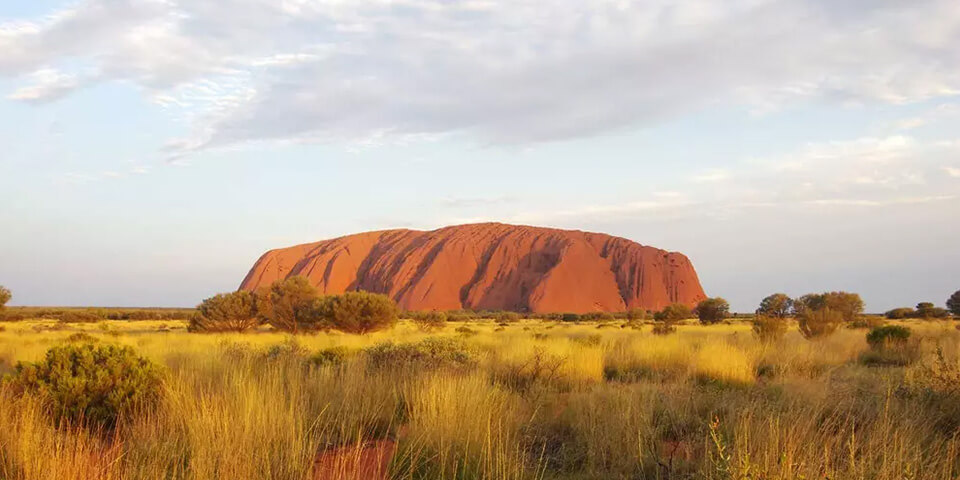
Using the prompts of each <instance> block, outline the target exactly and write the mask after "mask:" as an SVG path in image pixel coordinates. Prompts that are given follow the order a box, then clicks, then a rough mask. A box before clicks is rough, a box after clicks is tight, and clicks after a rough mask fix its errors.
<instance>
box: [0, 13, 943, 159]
mask: <svg viewBox="0 0 960 480" xmlns="http://www.w3.org/2000/svg"><path fill="white" fill-rule="evenodd" d="M958 43H960V9H957V8H956V5H955V2H953V1H951V0H919V1H916V2H909V4H905V3H903V2H894V1H862V0H861V1H854V2H831V1H826V0H821V1H812V2H808V1H802V0H780V1H773V0H733V1H731V2H725V3H724V5H723V7H722V8H718V7H715V6H712V4H710V3H708V2H700V1H693V0H688V1H682V2H672V1H653V2H629V1H622V0H596V1H591V2H568V1H566V0H549V1H547V2H542V1H538V0H514V1H506V0H487V1H483V2H476V1H469V2H468V1H461V2H456V1H454V2H448V1H440V0H396V1H391V2H381V1H360V0H358V1H355V2H342V1H339V0H289V1H284V2H276V1H268V0H243V1H241V0H190V1H187V0H138V1H134V0H85V1H82V2H81V3H79V4H77V5H75V6H72V7H69V8H65V9H62V10H59V11H56V12H53V13H52V14H50V15H48V16H46V17H43V18H39V19H19V20H16V21H14V22H11V23H7V24H3V25H2V26H0V51H3V52H4V55H3V56H2V57H0V75H7V76H16V77H19V76H23V75H30V74H31V73H33V72H37V71H38V70H41V69H45V68H51V69H56V68H60V67H63V65H64V64H67V63H72V64H77V65H79V66H80V67H79V68H82V69H85V70H89V71H92V72H96V73H95V75H93V76H92V78H90V79H89V82H91V83H95V82H110V81H124V82H130V83H133V84H136V85H139V86H140V87H141V88H142V89H143V91H144V92H145V94H146V95H147V96H148V97H149V98H151V99H153V100H154V101H155V102H157V103H158V104H160V105H163V106H164V107H166V108H168V109H169V110H170V111H171V112H173V114H174V116H175V117H176V118H178V119H181V120H183V121H184V122H187V123H188V124H189V125H190V126H191V130H192V133H191V134H190V135H189V136H187V137H186V138H183V139H180V140H179V141H178V142H177V143H175V146H176V148H177V149H179V151H181V152H188V151H192V150H197V149H203V148H213V147H226V146H232V145H238V144H244V143H247V142H257V141H280V142H344V141H346V142H357V141H364V140H368V139H370V138H377V139H382V141H393V140H394V139H396V138H416V139H432V138H437V136H442V135H450V134H463V135H467V136H469V138H471V139H473V140H474V141H476V142H479V143H499V144H528V143H533V142H540V141H550V140H561V139H571V138H578V137H585V136H590V135H595V134H599V133H604V132H609V131H613V130H617V129H621V128H625V127H631V126H637V125H645V124H651V123H655V122H659V121H662V120H663V119H666V118H670V117H672V116H676V115H680V114H683V113H686V112H690V111H695V110H698V109H704V108H708V107H713V106H716V105H732V106H735V107H743V108H746V109H750V110H755V111H771V110H776V109H779V108H783V107H784V106H788V105H791V104H793V103H797V102H803V103H809V102H823V103H827V104H834V105H850V104H864V103H886V104H904V103H911V102H917V101H921V100H927V99H934V98H940V97H946V96H950V95H956V94H957V93H958V92H960V64H958V62H957V61H956V56H955V46H956V45H957V44H958ZM59 85H61V88H60V89H59V90H57V91H58V92H59V94H61V95H62V94H65V93H66V92H67V91H69V89H66V88H64V87H65V86H64V84H63V82H61V83H60V84H59ZM44 93H46V95H44ZM13 95H15V96H21V97H30V96H31V95H32V96H34V97H36V98H37V99H40V98H52V97H53V96H54V95H53V94H52V93H48V92H44V91H42V89H41V90H37V91H33V92H31V91H30V90H27V91H23V92H20V93H19V94H17V93H16V92H15V93H14V94H13ZM914 123H916V122H914Z"/></svg>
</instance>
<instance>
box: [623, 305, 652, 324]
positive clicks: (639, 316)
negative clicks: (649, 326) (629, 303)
mask: <svg viewBox="0 0 960 480" xmlns="http://www.w3.org/2000/svg"><path fill="white" fill-rule="evenodd" d="M625 316H626V319H627V320H629V321H630V322H637V321H640V320H645V319H646V318H647V311H646V310H644V309H642V308H631V309H629V310H627V312H626V315H625Z"/></svg>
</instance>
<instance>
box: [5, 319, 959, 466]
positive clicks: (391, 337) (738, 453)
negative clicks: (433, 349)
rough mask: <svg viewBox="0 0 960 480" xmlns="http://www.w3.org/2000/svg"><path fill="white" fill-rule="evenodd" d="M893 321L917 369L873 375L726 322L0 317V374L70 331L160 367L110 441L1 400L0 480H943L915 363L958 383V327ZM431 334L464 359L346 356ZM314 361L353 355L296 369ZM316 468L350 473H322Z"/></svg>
mask: <svg viewBox="0 0 960 480" xmlns="http://www.w3.org/2000/svg"><path fill="white" fill-rule="evenodd" d="M907 324H908V325H909V326H910V327H911V328H912V329H913V330H914V332H915V335H917V336H919V337H922V338H923V340H922V341H921V346H922V349H923V353H924V354H923V356H922V359H921V360H920V361H919V362H917V363H915V364H913V365H909V366H906V367H879V368H878V367H867V366H864V365H861V364H859V363H858V358H859V356H860V354H861V353H863V352H864V351H865V350H866V349H867V348H868V347H867V345H866V343H865V341H864V334H865V331H864V330H849V329H842V330H841V331H839V332H838V333H837V334H835V335H834V336H832V337H830V338H827V339H824V340H820V341H816V342H811V341H807V340H805V339H803V338H802V337H801V336H800V335H799V334H798V333H797V332H796V331H795V329H794V330H792V331H791V332H789V333H788V335H787V337H786V338H785V339H784V340H783V341H782V342H780V343H777V344H773V345H769V344H762V343H760V342H758V341H757V340H756V339H754V338H753V336H752V335H751V333H750V327H749V325H747V324H743V323H734V324H731V325H714V326H708V327H704V326H697V325H690V326H681V327H680V328H679V331H678V332H677V333H676V334H673V335H667V336H657V335H653V334H651V333H650V327H649V326H646V327H644V328H642V329H639V330H635V329H631V328H618V327H619V326H615V327H612V328H597V325H596V324H578V325H569V324H557V323H550V322H539V321H524V322H520V323H516V324H511V325H509V326H507V327H506V328H503V329H500V327H498V326H497V325H495V324H492V323H484V322H474V323H471V324H470V325H469V327H470V328H471V329H472V330H474V331H475V332H476V333H474V334H472V335H462V334H460V333H457V332H456V328H457V327H459V326H461V325H459V324H450V325H448V326H447V327H446V328H444V329H443V330H441V331H439V332H432V333H424V332H422V331H420V330H418V329H417V328H416V327H415V326H413V325H412V324H410V323H409V322H401V323H400V324H399V325H398V326H397V327H396V328H394V329H392V330H390V331H386V332H377V333H374V334H369V335H364V336H355V335H344V334H336V333H331V334H319V335H314V336H302V337H297V338H293V337H290V336H288V335H284V334H280V333H274V332H268V331H260V332H256V333H253V334H245V335H240V334H213V335H206V334H189V333H187V332H186V331H185V329H184V326H185V325H184V324H183V323H182V322H170V321H165V322H163V321H142V322H123V321H107V322H101V323H97V324H82V325H67V326H63V325H59V324H57V323H55V322H49V321H43V322H31V321H26V322H18V323H8V324H4V327H5V329H4V330H3V331H0V373H2V372H11V371H12V369H13V365H14V364H15V363H16V362H17V361H34V360H37V359H39V358H41V357H42V356H43V354H44V352H45V351H46V350H47V349H48V348H50V347H51V346H54V345H57V344H60V343H62V342H65V341H67V339H68V337H69V336H70V335H72V334H75V333H77V332H86V333H88V334H89V335H91V336H93V337H95V338H96V340H97V341H98V342H102V343H117V344H122V345H129V346H131V347H133V348H135V349H136V350H137V351H138V352H139V353H140V354H142V355H144V356H146V357H148V358H151V359H152V360H154V361H156V362H157V363H159V364H161V365H163V366H164V367H165V370H166V373H165V384H164V396H163V402H162V404H161V406H160V407H159V408H157V409H155V410H153V411H150V412H142V414H141V415H139V416H137V417H136V418H135V419H134V420H132V421H128V422H126V423H122V424H121V425H120V428H119V429H118V430H117V432H116V433H115V434H113V435H107V434H102V433H97V432H89V431H88V430H85V429H83V428H73V429H67V428H55V427H54V426H53V425H52V424H51V422H50V421H49V419H47V418H46V416H45V414H44V408H43V405H42V404H41V403H39V401H38V400H37V399H36V398H33V397H32V396H30V395H26V396H20V395H17V394H15V393H14V392H12V391H11V390H10V389H9V388H0V478H2V479H30V480H32V479H51V480H52V479H61V478H66V479H86V478H103V479H155V478H170V479H220V478H270V479H309V478H315V477H316V476H317V475H320V474H321V473H323V472H326V474H327V475H328V476H332V477H333V478H354V477H355V475H354V476H353V477H351V472H350V471H349V468H346V467H343V465H356V464H357V462H358V461H360V460H362V457H363V456H364V455H366V454H367V453H368V450H369V445H384V443H375V442H389V443H388V444H390V445H393V444H394V443H393V442H395V445H396V456H395V457H394V458H393V460H392V462H391V463H390V465H389V477H390V478H397V479H433V478H458V479H467V478H477V479H480V478H484V479H525V478H567V479H588V478H596V479H606V478H644V479H645V478H651V479H663V478H676V479H688V478H689V479H701V478H702V479H717V480H719V479H734V478H736V479H740V478H755V479H761V478H762V479H784V480H794V479H795V480H799V479H803V478H806V479H812V478H836V479H851V480H867V479H870V480H894V479H902V478H911V479H930V480H943V479H957V478H960V461H958V458H960V397H958V396H957V395H958V393H960V392H952V391H951V390H950V386H949V385H944V383H943V382H944V381H943V378H941V377H942V376H941V377H938V375H940V374H938V373H937V372H938V371H940V370H937V369H934V368H931V365H933V363H932V362H934V361H935V355H934V354H935V352H936V350H937V348H939V349H940V350H941V351H942V352H943V354H944V358H945V361H946V363H947V364H946V366H943V365H941V366H938V367H937V368H940V369H941V370H942V369H943V368H947V369H950V368H955V369H956V370H957V371H960V331H958V330H957V329H955V328H954V325H953V324H952V323H948V322H919V321H917V322H908V323H907ZM431 336H432V337H443V338H452V339H459V341H462V342H463V343H464V345H465V346H466V347H465V348H468V349H469V350H470V351H471V352H473V353H472V354H473V355H474V356H475V357H476V362H475V363H474V364H473V366H471V367H469V368H455V369H451V368H442V367H439V368H435V367H430V368H426V367H423V366H422V365H421V366H418V365H416V364H411V365H399V364H398V365H395V366H393V367H394V368H389V369H383V368H375V367H373V366H372V365H371V364H368V362H367V361H366V357H365V355H364V354H363V353H362V352H363V350H364V349H365V348H368V347H370V346H372V345H376V344H378V343H380V342H384V341H392V342H397V343H415V342H419V341H421V340H423V339H424V338H426V337H431ZM331 347H345V348H346V349H347V350H349V351H352V352H360V353H357V354H355V355H352V356H350V357H349V358H348V359H347V360H346V361H345V362H344V363H342V364H340V365H332V366H331V365H328V366H316V365H314V364H312V363H311V361H310V357H311V355H312V354H313V353H315V352H317V351H320V350H323V349H327V348H331ZM391 448H392V447H391ZM389 451H391V452H392V451H393V450H392V449H391V450H389ZM324 452H335V454H333V453H331V454H329V455H327V456H326V457H323V455H324ZM318 458H344V459H347V460H349V459H351V458H352V459H354V460H353V461H352V463H351V462H346V463H343V464H342V465H340V467H336V466H335V467H323V468H321V467H318V466H317V465H318V463H317V459H318ZM323 469H325V470H323ZM321 470H323V471H321ZM331 472H333V473H331ZM354 473H355V472H354Z"/></svg>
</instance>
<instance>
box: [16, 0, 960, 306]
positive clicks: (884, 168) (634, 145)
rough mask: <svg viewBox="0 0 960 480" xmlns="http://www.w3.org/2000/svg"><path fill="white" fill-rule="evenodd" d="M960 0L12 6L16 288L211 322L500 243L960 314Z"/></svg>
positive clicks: (38, 299)
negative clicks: (473, 231)
mask: <svg viewBox="0 0 960 480" xmlns="http://www.w3.org/2000/svg"><path fill="white" fill-rule="evenodd" d="M958 45H960V4H958V3H957V2H956V0H916V1H911V2H903V1H900V0H850V1H843V2H836V1H827V0H812V1H810V0H730V1H725V2H716V1H711V0H679V1H676V0H669V1H667V0H652V1H644V2H639V1H627V0H591V1H590V2H570V1H568V0H462V1H451V0H442V1H441V0H375V1H374V0H350V1H345V0H83V1H61V0H31V1H7V2H2V4H0V284H2V285H5V286H7V287H8V288H10V289H11V290H12V291H13V293H14V299H13V301H12V302H11V304H14V305H99V306H192V305H195V304H196V303H198V302H199V300H201V299H203V298H205V297H208V296H210V295H212V294H214V293H216V292H222V291H229V290H233V289H235V288H236V287H237V286H238V285H239V283H240V281H241V280H242V279H243V276H244V275H245V273H246V271H247V270H248V269H249V268H250V267H251V266H252V264H253V262H254V261H255V260H256V259H257V258H258V257H259V256H260V255H261V254H262V253H263V252H264V251H266V250H268V249H271V248H277V247H282V246H288V245H293V244H298V243H305V242H312V241H317V240H321V239H325V238H332V237H337V236H341V235H345V234H349V233H356V232H361V231H367V230H375V229H385V228H400V227H402V228H418V229H432V228H437V227H441V226H445V225H451V224H460V223H470V222H479V221H500V222H506V223H521V224H530V225H541V226H552V227H560V228H570V229H580V230H588V231H600V232H605V233H610V234H613V235H618V236H623V237H626V238H629V239H632V240H635V241H637V242H639V243H642V244H645V245H652V246H656V247H659V248H663V249H666V250H671V251H680V252H683V253H685V254H686V255H687V256H689V257H690V259H691V260H692V262H693V264H694V266H695V267H696V269H697V271H698V274H699V276H700V280H701V282H702V284H703V286H704V289H705V291H706V293H707V294H708V295H710V296H723V297H725V298H727V299H728V300H729V301H730V303H731V305H732V308H733V310H735V311H752V310H753V309H754V308H756V306H757V304H758V303H759V301H760V299H762V298H763V297H764V296H766V295H768V294H770V293H774V292H785V293H788V294H790V295H801V294H804V293H809V292H819V291H828V290H848V291H854V292H859V293H860V294H861V295H862V296H863V298H864V300H865V301H866V304H867V310H868V311H871V312H881V311H884V310H886V309H889V308H893V307H899V306H910V305H914V304H916V303H917V302H920V301H932V302H935V303H937V304H938V305H942V304H943V303H944V301H945V299H946V298H947V297H948V296H949V295H950V294H951V293H952V292H953V291H955V290H957V289H960V273H958V272H960V241H958V234H960V222H958V219H960V128H957V127H958V126H960V49H958V48H957V46H958Z"/></svg>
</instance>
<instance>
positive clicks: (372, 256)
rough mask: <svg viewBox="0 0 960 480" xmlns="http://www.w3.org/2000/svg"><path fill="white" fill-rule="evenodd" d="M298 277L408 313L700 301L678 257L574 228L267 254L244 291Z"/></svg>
mask: <svg viewBox="0 0 960 480" xmlns="http://www.w3.org/2000/svg"><path fill="white" fill-rule="evenodd" d="M294 275H302V276H305V277H307V278H308V279H310V281H311V282H312V283H313V284H314V285H315V286H316V287H317V288H318V289H319V290H320V292H321V293H325V294H335V293H343V292H344V291H350V290H358V289H359V290H366V291H370V292H376V293H384V294H387V295H389V296H390V297H392V298H393V299H394V300H396V302H397V303H398V304H399V305H400V307H401V308H403V309H406V310H457V309H472V310H514V311H521V312H523V311H529V312H535V313H547V312H573V313H585V312H595V311H607V312H616V311H623V310H626V309H628V308H644V309H652V310H657V309H660V308H662V307H664V306H666V305H667V304H670V303H674V302H679V303H684V304H687V305H689V306H694V305H696V304H697V303H698V302H699V301H700V300H703V299H704V298H706V296H705V295H704V293H703V288H702V287H701V286H700V281H699V279H698V278H697V273H696V271H694V269H693V265H692V264H691V263H690V260H688V259H687V257H686V256H684V255H683V254H681V253H676V252H667V251H665V250H660V249H658V248H654V247H648V246H644V245H640V244H639V243H636V242H633V241H631V240H627V239H625V238H619V237H613V236H610V235H606V234H602V233H589V232H581V231H578V230H558V229H552V228H540V227H528V226H517V225H506V224H500V223H481V224H471V225H458V226H452V227H445V228H441V229H438V230H431V231H418V230H406V229H398V230H382V231H376V232H367V233H360V234H356V235H348V236H345V237H340V238H335V239H332V240H324V241H320V242H316V243H308V244H303V245H297V246H293V247H288V248H281V249H277V250H271V251H269V252H267V253H265V254H264V255H263V256H262V257H260V259H259V260H257V263H256V264H254V266H253V268H252V269H250V272H249V273H248V274H247V276H246V278H245V279H244V280H243V283H242V284H241V285H240V289H242V290H255V289H257V288H258V287H261V286H265V285H269V284H270V283H272V282H274V281H276V280H278V279H283V278H287V277H290V276H294Z"/></svg>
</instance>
